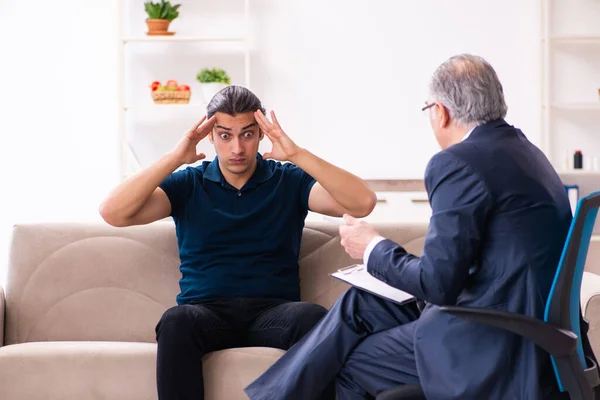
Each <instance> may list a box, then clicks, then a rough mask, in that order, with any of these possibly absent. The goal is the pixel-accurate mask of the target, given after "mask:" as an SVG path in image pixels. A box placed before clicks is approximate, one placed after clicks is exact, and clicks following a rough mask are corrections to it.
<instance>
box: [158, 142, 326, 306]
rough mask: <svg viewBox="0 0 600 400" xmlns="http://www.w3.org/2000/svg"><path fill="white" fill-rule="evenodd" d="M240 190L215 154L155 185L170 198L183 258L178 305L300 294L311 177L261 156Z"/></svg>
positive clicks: (288, 164) (287, 296)
mask: <svg viewBox="0 0 600 400" xmlns="http://www.w3.org/2000/svg"><path fill="white" fill-rule="evenodd" d="M257 162H258V165H257V168H256V171H255V172H254V174H253V175H252V177H251V178H250V179H249V180H248V182H247V183H246V184H245V185H244V187H242V188H241V189H240V190H237V189H236V188H235V187H233V186H231V185H230V184H229V183H227V181H225V179H224V177H223V175H222V174H221V170H220V169H219V164H218V159H217V158H216V157H215V159H214V160H213V161H212V162H208V161H205V162H203V163H202V164H201V165H199V166H196V167H187V168H185V169H183V170H180V171H176V172H174V173H173V174H171V175H170V176H169V177H167V178H166V179H165V180H164V181H163V182H162V183H161V184H160V185H159V187H160V188H161V189H162V190H164V191H165V193H166V194H167V196H168V197H169V200H170V202H171V216H172V217H173V220H174V221H175V226H176V232H177V241H178V245H179V255H180V258H181V265H180V270H181V280H180V281H179V286H180V289H181V293H180V294H179V295H178V296H177V303H178V304H186V303H189V302H190V301H192V300H196V299H210V298H223V297H268V298H281V299H287V300H291V301H298V300H300V282H299V274H298V253H299V250H300V242H301V239H302V229H303V228H304V219H305V218H306V215H307V212H308V196H309V194H310V190H311V189H312V186H313V185H314V183H315V179H314V178H313V177H311V176H310V175H308V174H307V173H306V172H304V171H303V170H302V169H300V168H299V167H297V166H295V165H293V164H291V163H285V164H282V163H280V162H276V161H273V160H263V159H262V156H261V155H260V154H258V155H257Z"/></svg>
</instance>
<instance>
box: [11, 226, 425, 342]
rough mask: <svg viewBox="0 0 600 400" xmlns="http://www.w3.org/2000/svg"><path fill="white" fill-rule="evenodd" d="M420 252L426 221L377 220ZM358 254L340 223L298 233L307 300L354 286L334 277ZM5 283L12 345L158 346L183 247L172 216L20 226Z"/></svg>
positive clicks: (328, 300)
mask: <svg viewBox="0 0 600 400" xmlns="http://www.w3.org/2000/svg"><path fill="white" fill-rule="evenodd" d="M376 228H377V229H378V230H379V232H380V233H381V234H382V235H383V236H385V237H388V238H390V239H392V240H394V241H396V242H398V243H400V244H403V245H405V246H406V248H407V250H408V251H414V252H417V253H418V252H420V251H421V249H422V247H423V240H424V237H425V232H426V230H427V225H426V224H414V225H410V224H406V225H398V224H389V225H385V224H379V225H376ZM356 262H360V261H357V260H353V259H351V258H350V256H348V254H346V252H345V251H344V248H343V247H342V246H341V245H340V237H339V229H338V225H337V224H334V223H331V222H310V223H307V224H306V227H305V229H304V231H303V235H302V247H301V249H300V260H299V264H300V286H301V295H302V299H303V300H305V301H310V302H314V303H317V304H321V305H323V306H325V307H327V308H329V307H330V306H331V305H332V304H333V302H334V301H335V300H336V299H337V298H338V297H339V296H340V294H342V292H343V291H344V290H346V288H347V287H348V286H347V285H346V284H344V283H342V282H341V281H339V280H337V279H333V278H330V277H329V276H328V274H330V273H332V272H335V271H337V269H339V268H342V267H345V266H348V265H350V264H353V263H356ZM9 263H10V265H9V274H8V281H7V288H6V289H7V290H6V326H5V328H6V331H5V332H6V336H5V343H6V344H17V343H25V342H40V341H48V342H56V341H70V340H73V341H78V340H81V341H127V342H148V343H155V334H154V327H155V326H156V324H157V323H158V321H159V320H160V317H161V316H162V314H163V313H164V312H165V311H166V310H167V309H168V308H169V307H171V306H174V305H175V297H176V296H177V293H178V292H179V287H178V286H179V285H178V281H179V278H180V277H181V274H180V272H179V254H178V249H177V238H176V235H175V226H174V224H173V223H172V222H162V221H161V222H156V223H153V224H150V225H143V226H132V227H128V228H115V227H111V226H109V225H107V224H104V223H81V224H72V223H59V224H21V225H16V226H15V227H14V229H13V235H12V241H11V251H10V259H9Z"/></svg>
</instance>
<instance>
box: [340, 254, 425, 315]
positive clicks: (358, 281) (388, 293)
mask: <svg viewBox="0 0 600 400" xmlns="http://www.w3.org/2000/svg"><path fill="white" fill-rule="evenodd" d="M329 276H332V277H334V278H336V279H339V280H341V281H343V282H345V283H348V284H350V285H352V286H354V287H356V288H358V289H361V290H364V291H365V292H369V293H371V294H373V295H375V296H379V297H383V298H384V299H387V300H390V301H393V302H394V303H396V304H400V305H402V304H406V303H408V302H410V301H412V300H414V299H415V297H414V296H413V295H411V294H408V293H406V292H404V291H402V290H400V289H396V288H394V287H392V286H390V285H388V284H387V283H385V282H383V281H381V280H379V279H377V278H375V277H374V276H373V275H371V274H369V272H368V271H367V267H366V266H365V265H363V264H355V265H350V266H348V267H345V268H341V269H339V270H338V271H337V272H334V273H333V274H329Z"/></svg>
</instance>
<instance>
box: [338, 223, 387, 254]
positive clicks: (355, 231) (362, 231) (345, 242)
mask: <svg viewBox="0 0 600 400" xmlns="http://www.w3.org/2000/svg"><path fill="white" fill-rule="evenodd" d="M344 222H346V224H347V225H340V236H341V238H342V242H341V245H342V246H344V249H345V250H346V253H348V254H349V255H350V257H352V258H355V259H362V258H363V255H364V254H365V250H366V249H367V246H368V245H369V243H370V242H371V240H372V239H373V238H375V237H377V236H379V234H378V233H377V231H376V230H375V228H373V227H372V226H371V225H369V224H367V223H366V222H363V221H360V220H358V219H356V218H354V217H352V216H351V215H348V214H344Z"/></svg>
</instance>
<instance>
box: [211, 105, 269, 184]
mask: <svg viewBox="0 0 600 400" xmlns="http://www.w3.org/2000/svg"><path fill="white" fill-rule="evenodd" d="M215 116H216V121H215V127H214V129H213V133H212V135H209V140H210V142H211V143H213V144H214V145H215V150H216V152H217V157H219V166H220V167H221V168H224V169H226V170H227V171H229V172H230V173H232V174H236V175H238V174H244V173H245V172H247V171H249V170H250V169H251V168H253V167H254V164H255V162H256V153H257V152H258V145H259V143H260V141H261V140H262V134H261V133H260V129H259V127H258V124H257V123H256V120H255V119H254V113H253V112H248V113H244V114H237V115H235V116H231V115H228V114H224V113H220V112H218V113H216V114H215Z"/></svg>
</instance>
